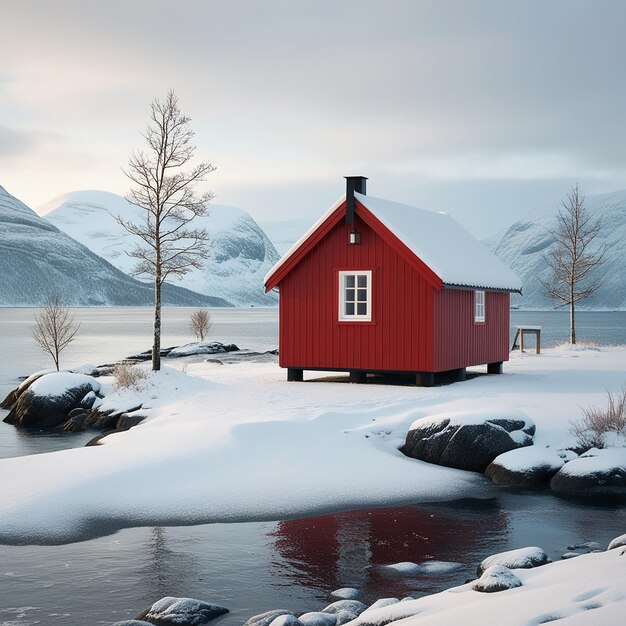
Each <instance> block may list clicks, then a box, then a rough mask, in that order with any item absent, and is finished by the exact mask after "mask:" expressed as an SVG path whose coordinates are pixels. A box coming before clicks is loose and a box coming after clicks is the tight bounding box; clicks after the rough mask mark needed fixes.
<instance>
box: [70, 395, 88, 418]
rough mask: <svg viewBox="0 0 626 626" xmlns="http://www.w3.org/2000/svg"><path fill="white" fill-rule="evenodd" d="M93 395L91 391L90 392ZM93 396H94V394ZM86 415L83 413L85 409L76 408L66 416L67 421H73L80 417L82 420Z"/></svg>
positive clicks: (85, 412)
mask: <svg viewBox="0 0 626 626" xmlns="http://www.w3.org/2000/svg"><path fill="white" fill-rule="evenodd" d="M91 393H93V391H92V392H91ZM94 395H95V394H94ZM85 415H87V411H85V409H84V408H83V407H80V406H79V407H78V408H76V409H72V410H71V411H70V412H69V413H68V414H67V417H68V419H74V418H76V417H79V416H80V417H81V418H84V416H85Z"/></svg>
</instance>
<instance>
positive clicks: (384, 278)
mask: <svg viewBox="0 0 626 626" xmlns="http://www.w3.org/2000/svg"><path fill="white" fill-rule="evenodd" d="M352 227H354V228H356V229H357V230H358V231H359V232H360V233H361V243H360V244H359V245H349V244H348V234H349V232H350V229H351V228H352ZM348 269H354V270H365V269H371V270H372V321H371V322H339V321H338V320H337V312H338V301H337V298H338V285H337V272H338V271H339V270H348ZM279 289H280V351H279V359H280V365H281V366H282V367H293V368H302V369H315V368H320V369H340V370H351V369H357V370H358V369H362V370H370V371H411V372H417V371H433V365H434V337H433V333H432V328H433V315H434V298H435V289H434V288H433V287H432V286H431V284H430V283H429V282H427V280H426V279H425V278H424V276H422V275H421V274H420V273H419V272H418V271H416V270H415V269H414V268H413V267H412V266H410V265H409V264H408V262H407V261H406V260H405V259H404V257H402V256H401V255H399V254H398V253H397V252H396V251H395V250H394V249H393V248H392V247H391V246H389V245H388V244H387V243H385V242H384V241H383V240H382V239H381V237H380V236H379V235H378V234H376V233H375V232H374V231H373V230H372V229H371V228H370V227H369V226H368V225H367V224H366V223H365V222H364V221H363V220H362V219H360V218H359V216H358V215H356V217H355V221H354V223H353V224H351V225H348V224H346V223H345V221H344V220H341V221H340V222H339V223H338V224H336V225H335V226H334V227H333V228H332V229H331V230H330V232H329V233H328V234H327V235H326V237H324V238H323V239H322V240H321V241H320V242H319V243H318V244H317V245H316V246H315V247H314V248H313V249H312V250H311V251H310V252H309V253H308V254H307V255H306V256H305V257H304V258H303V259H302V260H301V261H300V262H299V263H298V264H297V265H295V266H294V267H293V269H291V271H289V273H288V274H287V275H286V276H285V277H284V278H283V279H282V280H281V281H280V284H279ZM507 332H508V331H507ZM507 337H508V334H507Z"/></svg>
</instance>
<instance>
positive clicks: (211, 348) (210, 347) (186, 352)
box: [167, 341, 239, 358]
mask: <svg viewBox="0 0 626 626" xmlns="http://www.w3.org/2000/svg"><path fill="white" fill-rule="evenodd" d="M238 350H239V348H238V347H237V346H236V345H235V344H234V343H230V344H224V343H221V342H219V341H194V342H193V343H187V344H185V345H184V346H178V347H177V348H173V349H172V350H170V351H169V353H168V355H167V356H168V357H169V358H179V357H182V356H192V355H194V354H219V353H224V352H237V351H238Z"/></svg>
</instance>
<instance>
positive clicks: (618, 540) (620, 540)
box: [607, 535, 626, 550]
mask: <svg viewBox="0 0 626 626" xmlns="http://www.w3.org/2000/svg"><path fill="white" fill-rule="evenodd" d="M622 546H626V535H620V536H619V537H615V539H613V541H611V543H609V547H608V548H607V550H615V548H621V547H622Z"/></svg>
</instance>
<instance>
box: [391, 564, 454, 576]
mask: <svg viewBox="0 0 626 626" xmlns="http://www.w3.org/2000/svg"><path fill="white" fill-rule="evenodd" d="M459 567H461V563H454V562H452V561H435V560H430V561H423V562H422V563H412V562H411V561H403V562H401V563H392V564H391V565H383V566H382V567H381V569H382V571H383V572H384V573H385V574H387V575H391V576H418V575H421V574H443V573H445V572H451V571H453V570H455V569H458V568H459Z"/></svg>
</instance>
